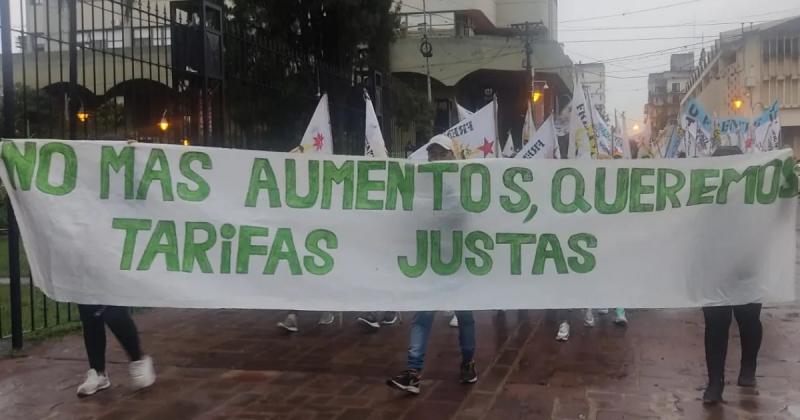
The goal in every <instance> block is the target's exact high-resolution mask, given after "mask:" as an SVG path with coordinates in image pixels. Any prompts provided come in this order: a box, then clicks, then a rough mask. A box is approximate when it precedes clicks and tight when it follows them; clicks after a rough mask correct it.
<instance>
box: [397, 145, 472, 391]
mask: <svg viewBox="0 0 800 420" xmlns="http://www.w3.org/2000/svg"><path fill="white" fill-rule="evenodd" d="M427 149H428V161H429V162H435V161H441V160H455V159H456V156H455V153H454V152H453V140H452V139H450V137H447V136H445V135H442V134H439V135H436V136H434V137H433V138H432V139H431V141H430V142H429V144H428V148H427ZM434 314H435V312H434V311H421V312H417V313H416V314H414V320H413V321H412V323H411V339H410V341H411V342H410V344H409V346H408V362H407V365H406V370H405V371H403V372H402V373H401V374H400V375H398V376H395V377H394V378H391V379H388V380H387V381H386V384H387V385H388V386H390V387H392V388H395V389H399V390H401V391H405V392H408V393H410V394H414V395H416V394H419V384H420V381H421V376H420V374H421V372H422V367H423V364H424V362H425V350H426V348H427V346H428V337H429V336H430V333H431V326H432V325H433V318H434ZM456 317H457V318H458V344H459V346H460V347H461V375H460V380H461V383H464V384H473V383H475V382H477V381H478V371H477V369H476V368H475V360H474V356H475V318H474V317H473V315H472V311H456Z"/></svg>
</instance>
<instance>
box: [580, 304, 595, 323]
mask: <svg viewBox="0 0 800 420" xmlns="http://www.w3.org/2000/svg"><path fill="white" fill-rule="evenodd" d="M583 325H584V326H586V327H594V313H593V312H592V309H591V308H589V309H585V310H584V311H583Z"/></svg>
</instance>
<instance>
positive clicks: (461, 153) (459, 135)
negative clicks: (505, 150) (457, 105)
mask: <svg viewBox="0 0 800 420" xmlns="http://www.w3.org/2000/svg"><path fill="white" fill-rule="evenodd" d="M496 127H497V125H496V121H495V114H494V103H493V102H489V103H488V104H487V105H486V106H484V107H483V108H481V109H479V110H478V111H476V112H475V113H473V114H472V115H470V116H469V117H467V118H466V119H464V120H463V121H460V122H459V123H458V124H456V125H454V126H452V127H450V128H449V129H448V130H447V131H445V132H444V133H442V134H444V135H445V136H447V137H450V138H451V139H453V149H454V150H453V152H454V153H455V155H456V157H457V158H459V159H483V158H487V157H489V158H492V157H496V156H497V150H499V147H498V144H497V128H496ZM408 158H409V159H410V160H428V144H425V146H422V147H420V148H419V149H417V150H416V151H414V153H412V154H411V155H409V156H408Z"/></svg>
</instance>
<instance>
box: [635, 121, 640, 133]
mask: <svg viewBox="0 0 800 420" xmlns="http://www.w3.org/2000/svg"><path fill="white" fill-rule="evenodd" d="M641 129H642V128H641V127H639V123H635V124H633V132H634V133H638V132H639V130H641Z"/></svg>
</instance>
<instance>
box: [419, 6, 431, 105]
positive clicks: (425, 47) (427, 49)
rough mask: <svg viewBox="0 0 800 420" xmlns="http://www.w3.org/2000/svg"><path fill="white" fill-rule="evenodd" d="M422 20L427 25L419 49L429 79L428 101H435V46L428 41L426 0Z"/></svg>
mask: <svg viewBox="0 0 800 420" xmlns="http://www.w3.org/2000/svg"><path fill="white" fill-rule="evenodd" d="M422 22H423V25H424V26H425V32H424V33H423V34H422V43H421V44H420V46H419V51H420V52H421V53H422V56H423V57H425V76H426V78H427V80H428V103H429V104H432V103H433V95H431V57H432V56H433V48H432V46H431V42H430V41H428V9H427V7H426V5H425V0H422Z"/></svg>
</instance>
